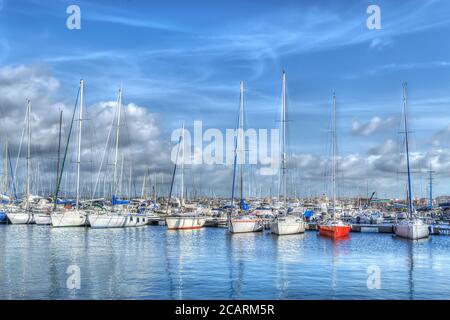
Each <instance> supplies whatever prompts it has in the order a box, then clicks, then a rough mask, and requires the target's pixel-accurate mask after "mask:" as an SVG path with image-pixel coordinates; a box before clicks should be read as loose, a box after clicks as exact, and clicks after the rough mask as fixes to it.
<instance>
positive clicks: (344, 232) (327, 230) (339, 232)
mask: <svg viewBox="0 0 450 320" xmlns="http://www.w3.org/2000/svg"><path fill="white" fill-rule="evenodd" d="M349 233H350V226H349V225H347V224H345V223H344V222H342V221H341V220H337V221H330V222H326V223H324V224H321V225H319V234H320V235H321V236H325V237H330V238H333V239H336V238H343V237H348V234H349Z"/></svg>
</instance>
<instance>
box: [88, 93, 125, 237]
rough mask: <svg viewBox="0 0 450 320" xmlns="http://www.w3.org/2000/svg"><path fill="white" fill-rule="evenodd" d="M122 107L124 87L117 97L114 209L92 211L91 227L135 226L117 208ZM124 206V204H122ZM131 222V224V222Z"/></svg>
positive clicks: (90, 217)
mask: <svg viewBox="0 0 450 320" xmlns="http://www.w3.org/2000/svg"><path fill="white" fill-rule="evenodd" d="M121 109H122V88H120V89H119V95H118V99H117V124H116V125H117V128H116V146H115V156H114V174H113V193H114V194H113V199H112V209H111V211H109V212H103V213H102V212H92V213H90V214H89V217H88V219H89V225H90V226H91V228H122V227H124V226H125V225H127V221H128V225H127V226H133V224H134V223H132V222H131V221H130V219H129V218H128V217H127V216H126V215H124V214H122V213H121V212H120V211H119V210H117V209H116V208H117V205H118V204H117V203H115V200H116V194H117V185H118V183H117V164H118V159H119V137H120V115H121ZM122 163H123V162H122ZM120 206H122V205H120ZM130 222H131V224H130Z"/></svg>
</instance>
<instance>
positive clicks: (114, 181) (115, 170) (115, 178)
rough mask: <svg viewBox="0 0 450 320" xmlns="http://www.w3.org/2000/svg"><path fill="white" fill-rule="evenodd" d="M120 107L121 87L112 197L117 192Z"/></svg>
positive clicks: (119, 103)
mask: <svg viewBox="0 0 450 320" xmlns="http://www.w3.org/2000/svg"><path fill="white" fill-rule="evenodd" d="M121 105H122V87H121V88H120V89H119V97H118V99H117V130H116V151H115V156H114V175H113V196H116V191H117V163H118V159H119V133H120V109H121Z"/></svg>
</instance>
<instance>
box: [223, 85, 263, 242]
mask: <svg viewBox="0 0 450 320" xmlns="http://www.w3.org/2000/svg"><path fill="white" fill-rule="evenodd" d="M237 131H238V136H237V137H236V138H235V149H234V165H233V186H232V192H231V208H230V209H229V211H228V230H229V231H230V232H231V233H245V232H257V231H262V230H263V227H264V226H263V224H262V220H261V219H259V218H257V217H256V216H251V215H249V214H247V213H246V211H247V210H248V205H247V204H246V203H245V199H244V178H243V162H244V161H245V154H244V152H245V150H244V147H245V143H244V82H243V81H241V83H240V95H239V115H238V130H237ZM238 140H239V148H240V150H239V151H240V155H241V157H240V159H241V164H240V192H241V200H240V203H239V210H238V211H237V212H234V189H235V182H236V165H237V153H238Z"/></svg>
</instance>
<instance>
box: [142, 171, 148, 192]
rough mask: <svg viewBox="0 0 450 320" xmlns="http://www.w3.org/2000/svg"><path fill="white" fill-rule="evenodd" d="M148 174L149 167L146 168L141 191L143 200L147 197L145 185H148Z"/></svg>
mask: <svg viewBox="0 0 450 320" xmlns="http://www.w3.org/2000/svg"><path fill="white" fill-rule="evenodd" d="M147 173H148V166H147V168H146V170H145V171H144V180H142V191H141V198H142V199H144V196H145V183H146V181H145V180H146V178H147Z"/></svg>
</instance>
